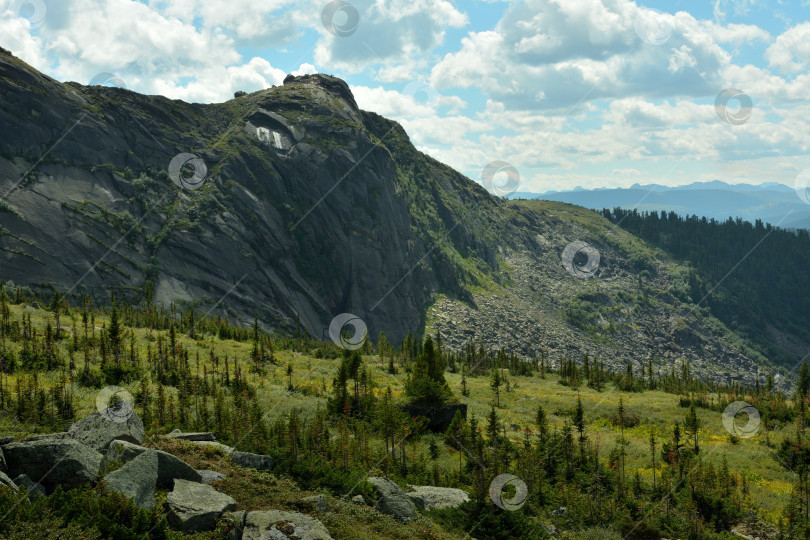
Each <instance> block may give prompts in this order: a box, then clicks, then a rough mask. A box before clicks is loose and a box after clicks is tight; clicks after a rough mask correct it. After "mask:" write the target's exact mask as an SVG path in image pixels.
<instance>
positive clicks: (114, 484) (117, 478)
mask: <svg viewBox="0 0 810 540" xmlns="http://www.w3.org/2000/svg"><path fill="white" fill-rule="evenodd" d="M157 479H158V456H157V452H155V451H154V450H149V451H147V452H144V453H142V454H141V455H139V456H138V457H136V458H135V459H133V460H131V461H127V462H126V463H125V464H124V465H123V467H121V468H120V469H116V470H114V471H113V472H111V473H110V474H108V475H107V476H105V477H104V481H105V482H107V488H108V489H109V490H111V491H117V492H119V493H123V494H124V495H125V496H127V497H129V498H130V499H132V500H133V502H134V503H135V504H136V505H138V506H140V507H141V508H146V509H147V510H151V509H152V508H153V507H154V506H155V484H157Z"/></svg>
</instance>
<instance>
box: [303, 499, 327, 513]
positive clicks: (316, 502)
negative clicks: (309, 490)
mask: <svg viewBox="0 0 810 540" xmlns="http://www.w3.org/2000/svg"><path fill="white" fill-rule="evenodd" d="M301 502H303V503H304V504H305V505H308V506H311V507H313V508H315V509H316V510H318V511H319V512H328V511H329V503H327V502H326V497H325V496H323V495H311V496H309V497H304V498H303V499H301Z"/></svg>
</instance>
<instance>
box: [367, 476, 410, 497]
mask: <svg viewBox="0 0 810 540" xmlns="http://www.w3.org/2000/svg"><path fill="white" fill-rule="evenodd" d="M366 482H368V483H369V484H371V487H373V488H374V490H375V491H376V492H377V495H379V496H380V497H387V496H391V495H405V492H404V491H403V490H402V488H401V487H399V486H398V485H397V483H396V482H394V481H393V480H389V479H388V478H385V477H382V476H369V477H368V478H366Z"/></svg>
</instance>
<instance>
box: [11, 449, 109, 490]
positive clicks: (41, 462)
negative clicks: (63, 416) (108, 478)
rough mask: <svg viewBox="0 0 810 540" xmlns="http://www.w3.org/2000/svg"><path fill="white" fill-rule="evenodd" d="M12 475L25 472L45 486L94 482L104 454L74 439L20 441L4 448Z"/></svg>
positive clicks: (68, 486) (72, 485)
mask: <svg viewBox="0 0 810 540" xmlns="http://www.w3.org/2000/svg"><path fill="white" fill-rule="evenodd" d="M3 452H4V453H5V455H6V463H7V464H8V470H9V473H10V474H11V476H18V475H20V474H26V475H28V477H29V478H32V479H34V480H38V481H39V482H40V483H42V484H43V485H44V486H45V487H50V486H56V485H57V484H60V485H62V486H64V487H67V488H70V487H76V486H80V485H83V484H87V483H90V482H93V481H94V480H95V479H96V476H97V475H98V472H99V468H100V467H101V460H102V455H101V454H100V453H98V452H96V451H95V450H94V449H92V448H90V447H89V446H87V445H84V444H82V443H80V442H79V441H75V440H73V439H44V440H39V441H27V442H26V441H20V442H13V443H11V444H7V445H5V446H4V447H3Z"/></svg>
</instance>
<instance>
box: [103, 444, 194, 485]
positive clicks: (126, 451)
mask: <svg viewBox="0 0 810 540" xmlns="http://www.w3.org/2000/svg"><path fill="white" fill-rule="evenodd" d="M147 451H153V452H155V453H157V460H158V478H157V485H158V487H166V488H170V487H171V486H172V485H173V484H172V481H173V480H174V479H176V478H180V479H182V480H188V481H190V482H202V476H201V475H200V473H198V472H197V471H196V470H195V469H194V467H192V466H191V465H189V464H188V463H186V462H185V461H183V460H182V459H180V458H179V457H177V456H175V455H173V454H169V453H168V452H164V451H162V450H150V449H149V448H145V447H143V446H138V445H137V444H132V443H130V442H127V441H120V440H117V441H113V442H112V443H111V444H110V448H109V450H108V451H107V455H106V456H105V457H104V463H105V464H106V463H109V462H112V461H120V462H122V463H126V462H128V461H130V460H132V459H135V458H136V457H138V456H139V455H141V454H143V453H144V452H147Z"/></svg>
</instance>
